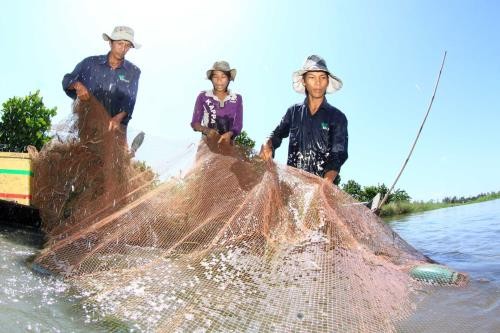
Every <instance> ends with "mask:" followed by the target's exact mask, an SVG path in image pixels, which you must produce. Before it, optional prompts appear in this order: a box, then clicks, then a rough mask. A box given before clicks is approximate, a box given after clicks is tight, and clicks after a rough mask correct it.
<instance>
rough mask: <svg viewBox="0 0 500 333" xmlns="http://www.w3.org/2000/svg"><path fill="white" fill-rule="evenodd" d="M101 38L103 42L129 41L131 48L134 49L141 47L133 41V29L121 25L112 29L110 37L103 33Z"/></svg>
mask: <svg viewBox="0 0 500 333" xmlns="http://www.w3.org/2000/svg"><path fill="white" fill-rule="evenodd" d="M102 38H103V39H104V40H105V41H113V40H126V41H129V42H130V43H131V44H132V46H133V47H134V48H136V49H138V48H140V47H141V44H139V43H137V42H136V41H135V40H134V29H132V28H130V27H126V26H123V25H120V26H117V27H115V28H114V29H113V32H112V33H111V36H109V35H108V34H106V33H103V34H102Z"/></svg>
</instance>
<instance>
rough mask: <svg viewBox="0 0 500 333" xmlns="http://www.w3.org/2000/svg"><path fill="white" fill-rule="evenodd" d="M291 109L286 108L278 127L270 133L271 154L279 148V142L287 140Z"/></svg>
mask: <svg viewBox="0 0 500 333" xmlns="http://www.w3.org/2000/svg"><path fill="white" fill-rule="evenodd" d="M292 111H293V107H290V108H288V110H287V111H286V113H285V115H284V116H283V118H281V121H280V123H279V125H278V126H277V127H276V128H275V129H274V131H272V132H271V135H270V136H269V139H270V140H271V143H272V145H273V152H274V150H275V149H276V148H278V147H279V146H281V141H283V139H284V138H287V137H288V135H289V134H290V123H291V121H292Z"/></svg>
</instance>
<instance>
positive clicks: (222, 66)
mask: <svg viewBox="0 0 500 333" xmlns="http://www.w3.org/2000/svg"><path fill="white" fill-rule="evenodd" d="M213 71H221V72H226V73H227V72H229V73H230V75H231V77H230V78H229V80H231V81H234V78H235V77H236V69H235V68H231V66H229V63H228V62H227V61H224V60H221V61H216V62H214V64H213V66H212V68H210V69H209V70H208V71H207V79H209V80H210V77H211V76H212V72H213Z"/></svg>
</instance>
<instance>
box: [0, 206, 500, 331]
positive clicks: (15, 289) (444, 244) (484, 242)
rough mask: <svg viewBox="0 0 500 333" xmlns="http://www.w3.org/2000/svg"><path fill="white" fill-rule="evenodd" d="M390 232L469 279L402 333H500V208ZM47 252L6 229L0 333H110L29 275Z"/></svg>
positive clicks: (419, 221) (428, 300)
mask: <svg viewBox="0 0 500 333" xmlns="http://www.w3.org/2000/svg"><path fill="white" fill-rule="evenodd" d="M390 224H391V226H392V228H393V229H394V230H396V231H397V232H398V233H399V234H400V235H401V236H402V237H403V238H404V239H406V240H407V241H408V242H409V243H410V244H412V245H413V246H414V247H416V248H417V249H418V250H420V251H421V252H423V253H424V254H426V255H428V256H430V257H431V258H433V259H434V260H436V261H438V262H440V263H442V264H445V265H447V266H450V267H452V268H454V269H455V270H458V271H461V272H466V273H467V274H468V275H469V277H470V283H469V285H468V286H467V287H465V288H457V287H447V288H445V287H441V288H439V287H436V288H435V289H434V290H432V292H430V293H429V295H428V296H427V297H425V298H424V300H423V301H422V302H420V303H419V304H418V306H417V309H416V312H415V315H414V316H412V318H410V319H409V320H408V322H407V323H405V324H404V325H403V326H402V327H401V328H400V331H401V332H500V200H494V201H488V202H484V203H479V204H473V205H465V206H459V207H452V208H446V209H439V210H435V211H429V212H425V213H420V214H416V215H411V216H407V217H404V218H402V219H400V220H395V221H391V222H390ZM41 245H42V239H41V237H40V235H38V234H36V233H33V232H30V231H21V230H14V229H9V228H6V227H0V283H1V284H0V332H12V333H16V332H65V333H66V332H104V331H105V330H104V329H103V328H101V327H99V326H97V325H96V324H95V323H93V322H92V320H91V319H90V318H88V317H87V316H86V315H85V314H84V311H82V310H81V309H80V306H79V298H78V296H76V295H73V294H72V293H71V292H70V286H69V285H67V284H66V283H64V282H63V281H61V280H60V279H58V278H55V277H51V276H46V275H41V274H38V273H36V272H33V271H32V270H31V269H30V266H29V264H28V262H29V259H30V258H31V257H32V256H33V255H35V254H36V253H37V251H39V249H40V247H41ZM71 295H73V296H71Z"/></svg>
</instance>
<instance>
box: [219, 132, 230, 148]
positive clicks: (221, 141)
mask: <svg viewBox="0 0 500 333" xmlns="http://www.w3.org/2000/svg"><path fill="white" fill-rule="evenodd" d="M232 136H233V132H231V131H229V132H226V133H224V134H222V135H221V137H220V139H219V141H218V142H217V143H218V144H225V145H228V144H230V143H231V137H232Z"/></svg>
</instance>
